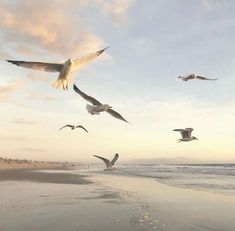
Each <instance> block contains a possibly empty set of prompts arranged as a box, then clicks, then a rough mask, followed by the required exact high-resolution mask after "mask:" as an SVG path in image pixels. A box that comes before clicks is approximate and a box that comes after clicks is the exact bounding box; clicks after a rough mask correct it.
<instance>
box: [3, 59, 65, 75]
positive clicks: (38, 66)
mask: <svg viewBox="0 0 235 231" xmlns="http://www.w3.org/2000/svg"><path fill="white" fill-rule="evenodd" d="M7 62H9V63H12V64H14V65H17V66H20V67H25V68H29V69H34V70H39V71H47V72H60V71H61V69H62V68H63V64H59V63H43V62H26V61H17V60H7Z"/></svg>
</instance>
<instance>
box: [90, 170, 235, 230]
mask: <svg viewBox="0 0 235 231" xmlns="http://www.w3.org/2000/svg"><path fill="white" fill-rule="evenodd" d="M89 179H91V180H92V181H94V182H96V183H98V184H101V185H103V186H106V187H110V188H112V189H116V190H120V191H127V192H131V193H133V194H134V195H135V196H136V197H137V198H141V199H142V201H144V203H145V204H146V205H148V207H149V208H150V210H151V211H152V215H151V216H152V217H153V218H154V219H157V220H158V221H159V224H161V225H163V226H164V230H172V231H189V230H190V231H201V230H205V231H220V230H223V231H234V230H235V220H234V214H235V197H234V196H231V195H226V194H218V193H213V192H205V191H199V190H195V189H186V188H178V187H175V186H170V185H167V184H164V183H161V182H159V181H157V180H155V179H151V178H144V177H136V176H134V177H132V176H120V175H105V174H97V175H93V176H91V177H90V178H89ZM161 227H162V226H161ZM165 228H166V229H165Z"/></svg>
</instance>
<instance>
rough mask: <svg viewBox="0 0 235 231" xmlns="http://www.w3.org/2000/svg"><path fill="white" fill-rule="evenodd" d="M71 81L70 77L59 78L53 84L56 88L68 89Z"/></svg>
mask: <svg viewBox="0 0 235 231" xmlns="http://www.w3.org/2000/svg"><path fill="white" fill-rule="evenodd" d="M70 82H71V81H69V80H68V79H62V78H58V79H57V80H56V81H54V82H53V83H52V86H53V87H55V88H60V89H63V90H68V86H69V83H70Z"/></svg>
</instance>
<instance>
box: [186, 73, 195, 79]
mask: <svg viewBox="0 0 235 231" xmlns="http://www.w3.org/2000/svg"><path fill="white" fill-rule="evenodd" d="M194 78H195V74H189V75H185V76H184V79H185V80H190V79H194Z"/></svg>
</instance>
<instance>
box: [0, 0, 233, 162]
mask: <svg viewBox="0 0 235 231" xmlns="http://www.w3.org/2000/svg"><path fill="white" fill-rule="evenodd" d="M234 12H235V2H234V1H233V0H191V1H188V0H150V1H140V0H139V1H138V0H70V1H67V0H50V1H48V0H41V1H36V0H32V1H28V0H0V15H1V20H0V58H1V60H2V61H1V62H0V70H1V71H0V106H1V121H0V126H1V129H0V145H1V153H0V156H7V157H11V158H20V159H22V158H27V159H38V160H68V161H90V160H91V159H92V157H91V155H94V154H96V155H104V156H107V157H108V156H112V155H113V154H114V153H116V152H118V153H120V155H121V157H122V160H132V159H141V158H162V157H166V158H174V157H179V156H183V157H187V158H193V159H204V160H211V161H218V160H221V161H223V160H225V161H231V162H234V161H235V143H234V137H235V45H234V44H235V43H234V41H235V30H234V29H235V15H234ZM107 45H110V48H109V49H108V50H107V52H106V53H105V54H102V55H101V56H100V57H98V58H97V59H96V60H95V61H93V62H91V63H90V64H89V65H87V66H86V67H84V68H83V69H82V70H81V71H80V72H79V73H74V75H73V76H74V79H75V82H76V84H77V85H78V87H79V88H80V89H81V90H83V91H84V92H86V93H88V94H89V95H92V96H94V97H96V98H97V99H98V100H100V101H101V102H103V103H108V104H110V105H112V106H113V108H114V109H115V110H117V111H118V112H120V113H121V114H122V115H123V116H124V117H125V118H126V119H127V120H128V121H130V122H131V124H126V123H124V122H122V121H120V120H117V119H115V118H113V117H111V116H110V115H108V114H107V113H102V114H100V115H99V116H91V115H90V114H88V113H87V111H86V108H85V105H86V101H84V100H83V99H81V98H80V97H79V96H78V95H77V94H76V93H75V92H74V91H73V89H72V88H70V89H69V90H68V91H62V90H58V89H54V88H53V87H52V86H51V83H52V82H53V81H54V80H55V79H56V77H57V74H54V73H46V72H39V71H33V70H29V69H24V68H20V67H17V66H14V65H12V64H10V63H7V62H6V61H4V60H6V59H16V60H27V61H45V62H57V61H58V62H60V61H64V60H66V59H68V58H79V57H81V56H82V55H85V54H87V53H90V52H94V51H97V50H99V49H102V48H104V47H106V46H107ZM188 73H198V74H201V75H203V76H207V77H210V78H218V81H188V82H183V81H181V80H179V79H178V78H177V77H178V75H183V74H188ZM67 123H71V124H82V125H84V126H85V127H86V128H87V129H88V130H89V132H90V133H89V134H86V133H85V132H83V131H82V130H75V131H71V130H69V129H68V130H66V129H65V130H62V131H58V129H59V128H60V127H61V126H63V125H64V124H67ZM186 127H193V128H194V131H193V134H194V135H195V136H196V137H198V139H199V140H198V141H192V142H188V143H178V142H177V139H178V138H180V134H178V133H177V132H173V131H172V129H174V128H186Z"/></svg>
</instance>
